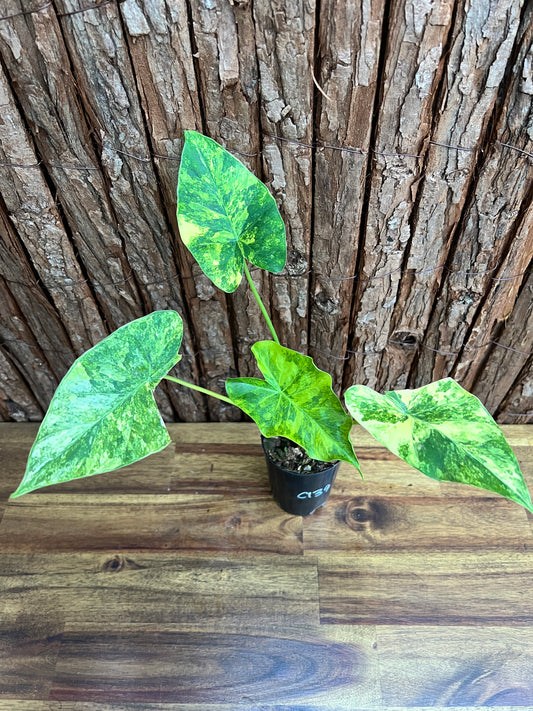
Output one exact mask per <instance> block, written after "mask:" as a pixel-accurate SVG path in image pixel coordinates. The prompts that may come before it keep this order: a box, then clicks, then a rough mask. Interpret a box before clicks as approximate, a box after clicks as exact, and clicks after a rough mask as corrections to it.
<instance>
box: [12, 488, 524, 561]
mask: <svg viewBox="0 0 533 711" xmlns="http://www.w3.org/2000/svg"><path fill="white" fill-rule="evenodd" d="M8 514H9V509H8V511H7V512H6V513H5V514H4V517H5V519H7V517H8ZM529 539H530V529H529V523H528V517H527V513H526V511H525V509H523V508H522V507H521V506H518V504H514V503H512V502H510V501H507V500H506V499H503V498H502V497H499V498H491V497H490V496H489V495H486V496H485V497H468V494H467V493H465V494H464V498H459V497H458V496H455V497H445V498H443V497H441V496H424V497H417V496H405V497H403V496H354V495H353V493H352V494H351V495H345V496H342V495H338V494H337V493H336V491H335V489H334V490H333V494H332V495H331V496H330V499H329V501H328V504H327V506H326V507H324V508H323V509H321V510H320V511H318V512H317V513H316V514H315V515H314V517H313V523H312V525H311V524H308V523H307V520H305V522H304V540H305V551H306V553H307V552H309V553H311V554H313V553H314V552H317V551H328V552H337V551H342V552H348V551H367V550H376V551H378V550H385V549H386V550H399V551H402V550H420V549H425V548H431V547H445V548H447V549H449V550H457V551H460V550H462V549H464V548H469V547H470V546H472V545H480V546H485V547H486V546H499V547H500V548H513V547H514V546H517V545H520V544H521V543H522V542H523V541H528V540H529Z"/></svg>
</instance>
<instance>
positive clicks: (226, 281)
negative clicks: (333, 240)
mask: <svg viewBox="0 0 533 711" xmlns="http://www.w3.org/2000/svg"><path fill="white" fill-rule="evenodd" d="M177 217H178V225H179V229H180V234H181V238H182V240H183V242H184V243H185V245H186V246H187V247H188V248H189V250H190V251H191V252H192V254H193V256H194V258H195V259H196V261H197V262H198V264H199V265H200V267H201V268H202V271H203V272H204V274H206V275H207V276H208V277H209V278H210V279H211V281H212V282H213V283H214V284H215V285H216V286H218V287H219V289H222V290H223V291H226V292H228V293H230V292H233V291H235V289H236V288H237V287H238V286H239V284H240V283H241V279H242V274H243V268H244V260H245V259H247V260H248V261H249V262H251V263H252V264H254V265H255V266H256V267H261V269H266V270H268V271H270V272H275V273H277V272H280V271H281V270H282V269H283V267H284V266H285V261H286V259H287V246H286V239H285V226H284V224H283V220H282V219H281V215H280V214H279V212H278V208H277V207H276V202H275V200H274V198H273V197H272V195H271V194H270V193H269V192H268V190H267V189H266V187H265V186H264V185H263V183H262V182H261V181H260V180H258V179H257V178H256V177H255V175H253V173H251V172H250V171H249V170H248V169H247V168H246V167H245V166H244V165H243V164H242V163H241V162H240V161H239V160H237V158H234V157H233V156H232V155H231V154H230V153H228V151H226V150H225V149H224V148H222V146H219V145H218V143H215V141H213V140H212V139H210V138H207V137H206V136H202V135H201V134H200V133H196V131H185V146H184V148H183V153H182V156H181V164H180V170H179V179H178V209H177Z"/></svg>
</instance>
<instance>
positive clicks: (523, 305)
mask: <svg viewBox="0 0 533 711" xmlns="http://www.w3.org/2000/svg"><path fill="white" fill-rule="evenodd" d="M495 338H496V340H495V343H497V344H498V345H494V344H491V347H489V348H488V349H487V351H488V354H487V351H485V359H484V362H483V370H482V372H481V374H480V376H479V378H478V380H477V381H476V383H475V384H474V386H473V387H471V388H470V389H471V390H472V392H473V393H474V394H476V395H478V397H481V398H483V404H484V405H485V407H486V408H487V410H488V411H489V412H491V413H492V414H494V412H496V410H497V409H498V408H499V407H500V405H501V403H502V401H503V400H505V398H506V396H507V394H508V393H510V392H512V390H513V388H514V385H515V382H516V381H518V380H519V378H520V375H521V373H522V370H523V369H524V367H525V366H526V365H527V363H528V362H529V361H530V360H531V358H532V356H533V273H530V274H529V275H528V277H527V279H526V281H525V284H524V285H523V287H522V289H521V292H520V295H519V297H518V298H517V300H516V303H515V305H514V308H513V311H512V313H511V314H510V316H509V318H508V319H506V321H505V323H504V326H503V328H502V329H501V332H499V333H496V334H495ZM511 409H512V408H511V407H509V410H511ZM515 412H520V410H515Z"/></svg>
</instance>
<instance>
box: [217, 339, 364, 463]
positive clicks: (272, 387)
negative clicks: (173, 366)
mask: <svg viewBox="0 0 533 711" xmlns="http://www.w3.org/2000/svg"><path fill="white" fill-rule="evenodd" d="M252 353H253V354H254V356H255V358H256V360H257V365H258V366H259V370H260V371H261V372H262V373H263V375H264V376H265V380H259V379H258V378H231V379H230V380H228V381H226V391H227V393H228V395H229V397H230V399H231V400H232V402H233V403H235V405H237V406H238V407H240V408H241V410H244V412H245V413H246V414H247V415H249V416H250V417H251V418H252V419H253V420H254V421H255V422H256V423H257V426H258V427H259V429H260V430H261V432H262V433H263V435H264V436H265V437H278V436H281V437H287V438H288V439H291V440H292V441H293V442H296V443H297V444H299V445H300V446H301V447H303V448H304V449H305V450H306V452H307V454H308V455H309V456H310V457H312V458H313V459H319V460H322V461H326V462H327V461H331V460H333V459H342V460H343V461H345V462H350V463H351V464H353V465H354V466H355V467H357V468H359V463H358V461H357V457H356V456H355V453H354V451H353V447H352V443H351V442H350V438H349V434H350V429H351V427H352V424H353V422H352V418H351V417H349V416H348V415H347V413H346V411H345V410H344V408H343V407H342V404H341V402H340V400H339V398H338V397H337V396H336V395H335V393H334V392H333V390H332V389H331V376H330V375H328V374H327V373H324V372H323V371H322V370H319V369H318V368H317V367H316V365H315V364H314V363H313V360H312V359H311V358H309V357H308V356H304V355H301V354H300V353H296V351H292V350H290V349H289V348H284V347H283V346H280V345H279V344H277V343H275V342H274V341H259V343H256V344H255V345H254V346H252Z"/></svg>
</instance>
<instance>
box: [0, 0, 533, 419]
mask: <svg viewBox="0 0 533 711" xmlns="http://www.w3.org/2000/svg"><path fill="white" fill-rule="evenodd" d="M532 41H533V3H532V2H531V1H530V0H433V2H431V3H421V2H419V0H363V1H362V2H360V3H355V2H352V0H289V1H287V0H261V2H252V1H251V0H154V1H153V2H150V3H148V2H143V0H100V1H99V2H94V1H93V2H91V0H52V1H51V2H45V0H1V2H0V192H1V198H0V237H1V239H0V420H4V421H9V420H16V421H25V420H32V421H38V420H40V419H42V417H43V414H44V412H45V411H46V408H47V406H48V404H49V401H50V399H51V397H52V394H53V392H54V389H55V387H56V386H57V383H58V382H59V380H60V379H61V377H62V376H63V375H64V373H65V372H66V370H67V369H68V367H69V366H70V364H71V363H72V362H73V360H74V359H75V358H76V357H77V356H78V355H79V354H81V353H82V352H83V351H85V350H86V349H87V348H89V347H91V346H92V345H93V344H95V343H97V342H98V341H99V340H100V339H101V338H103V337H104V336H105V335H106V334H107V333H109V332H111V331H113V330H114V329H116V328H117V327H119V326H120V325H122V324H124V323H126V322H127V321H129V320H131V319H133V318H137V317H139V316H141V315H143V314H145V313H148V312H150V311H153V310H155V309H165V308H172V309H176V310H177V311H179V313H180V314H181V315H182V316H183V318H184V321H185V336H184V343H183V353H184V358H183V359H182V361H181V362H180V364H179V366H178V367H177V369H176V373H177V374H179V376H180V377H181V378H184V379H188V380H191V381H193V382H196V383H200V384H202V385H204V386H205V387H208V388H211V389H214V390H218V391H223V382H224V380H225V378H226V377H228V376H234V375H236V374H241V375H251V374H255V373H256V371H255V368H254V363H253V360H252V358H251V355H250V345H251V344H252V343H253V342H254V341H256V340H258V339H261V338H265V337H268V331H267V329H266V327H265V324H264V322H263V321H262V318H261V315H260V312H259V310H258V308H257V306H256V304H255V301H254V300H253V299H251V298H250V293H249V291H248V290H247V288H246V286H245V285H244V284H243V285H242V286H241V287H240V288H239V289H238V290H237V291H236V292H235V294H233V295H231V296H229V295H226V294H224V293H222V292H219V291H217V290H216V289H215V288H214V287H213V285H212V284H211V283H210V282H209V281H208V280H207V279H206V278H205V277H204V276H203V275H202V273H201V271H200V270H199V268H198V267H197V265H196V264H195V262H194V260H193V259H192V258H191V257H190V255H189V253H188V252H187V250H186V249H185V248H184V247H183V245H182V244H181V242H180V240H179V235H178V230H177V224H176V217H175V188H176V182H177V172H178V167H179V157H180V153H181V149H182V145H183V130H184V129H194V130H198V131H201V132H203V133H205V134H207V135H209V136H211V137H212V138H214V139H215V140H217V141H219V142H220V143H222V144H224V145H225V146H226V147H227V148H228V149H229V150H230V151H232V152H233V153H234V154H235V155H236V156H237V157H239V158H240V159H241V160H242V161H243V162H244V163H245V164H246V165H247V167H249V168H250V169H251V170H252V171H254V172H255V173H256V174H257V175H258V176H259V177H260V178H261V179H262V180H264V181H265V182H266V183H267V185H268V186H269V188H270V190H271V192H272V193H273V195H274V196H275V198H276V200H277V202H278V205H279V208H280V211H281V213H282V215H283V218H284V220H285V223H286V226H287V236H288V255H289V256H288V262H287V266H286V268H285V270H284V272H283V273H282V274H281V275H276V276H268V275H266V274H264V273H261V272H260V271H259V270H254V271H253V272H252V273H253V276H254V279H255V280H256V283H257V286H258V288H259V290H260V292H261V293H262V295H263V298H264V300H265V301H266V302H267V303H269V304H270V307H271V313H272V318H273V321H274V324H275V326H276V329H277V330H278V333H279V335H280V338H281V340H282V342H283V343H284V344H286V345H288V346H290V347H292V348H295V349H297V350H299V351H300V352H302V353H308V354H309V355H312V356H313V357H314V358H315V361H316V362H317V364H318V365H319V367H321V368H323V369H324V370H327V371H329V372H331V374H332V376H333V383H334V388H335V390H336V391H337V392H338V393H341V392H342V391H343V390H344V389H345V388H346V387H348V386H349V385H350V384H352V383H354V382H359V383H364V384H368V385H370V386H372V387H374V388H376V389H378V390H385V389H391V388H403V387H417V386H419V385H421V384H424V383H426V382H430V381H431V380H435V379H437V378H441V377H445V376H448V375H451V376H452V377H455V378H456V379H457V380H458V381H459V382H461V383H462V384H463V385H464V386H465V387H467V388H468V389H469V390H471V391H472V392H474V393H475V394H476V395H478V397H480V398H481V400H482V401H483V402H484V403H485V404H486V406H487V407H488V408H489V410H490V411H491V412H492V413H494V414H495V416H496V418H497V419H498V420H499V421H501V422H506V423H527V422H532V421H533V381H532V378H531V373H532V363H533V357H532V355H533V308H532V292H533V281H532V278H533V273H532V269H533V266H532V263H533V168H532V159H533V110H532V96H533V46H532ZM158 402H159V405H160V407H161V411H162V413H163V416H164V417H165V419H167V420H184V421H202V420H232V419H239V418H240V413H239V412H238V411H237V410H236V409H234V408H232V407H228V406H227V405H225V404H224V403H222V402H220V401H218V400H211V399H209V401H207V400H205V399H203V398H202V397H201V396H199V395H198V394H196V393H193V392H192V391H188V390H185V389H175V388H167V387H162V388H160V389H159V391H158Z"/></svg>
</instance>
